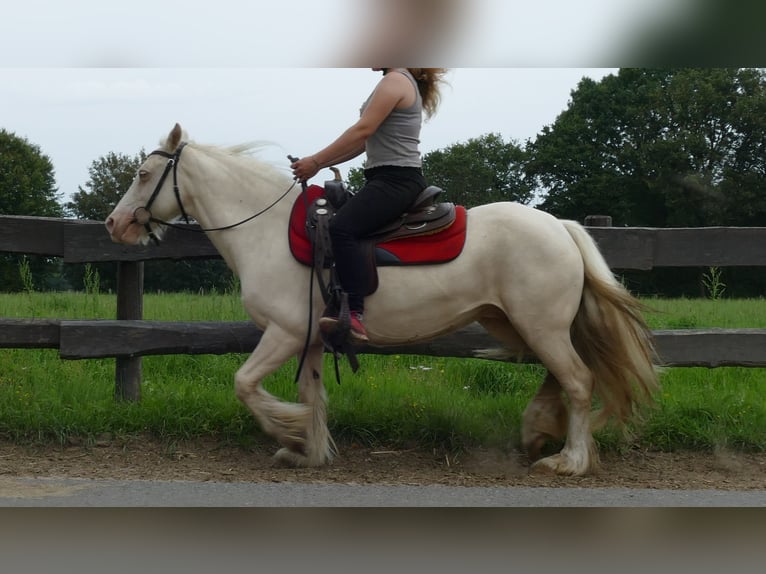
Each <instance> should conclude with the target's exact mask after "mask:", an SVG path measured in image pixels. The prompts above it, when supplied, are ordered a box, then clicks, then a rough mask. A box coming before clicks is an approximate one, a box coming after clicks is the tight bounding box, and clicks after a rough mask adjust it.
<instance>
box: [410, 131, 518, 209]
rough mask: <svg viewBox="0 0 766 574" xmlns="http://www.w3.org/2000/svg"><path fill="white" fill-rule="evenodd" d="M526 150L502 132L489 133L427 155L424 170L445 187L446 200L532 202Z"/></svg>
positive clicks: (471, 203) (473, 202)
mask: <svg viewBox="0 0 766 574" xmlns="http://www.w3.org/2000/svg"><path fill="white" fill-rule="evenodd" d="M525 161H526V152H525V151H524V149H523V148H522V147H520V146H519V145H518V144H517V143H516V142H514V141H510V142H505V141H503V138H502V136H500V134H485V135H483V136H480V137H477V138H472V139H469V140H468V141H467V142H465V143H456V144H453V145H451V146H449V147H447V148H445V149H443V150H435V151H432V152H429V153H427V154H426V155H425V156H424V157H423V173H424V174H425V176H426V179H427V180H428V181H429V183H431V184H432V185H436V186H439V187H441V188H443V189H444V191H445V196H446V199H448V200H449V201H453V202H455V203H458V204H460V205H465V206H466V207H473V206H475V205H481V204H485V203H493V202H496V201H517V202H519V203H529V202H530V201H531V200H532V197H533V190H532V186H531V185H530V184H529V182H528V180H527V178H526V177H525V174H524V164H525Z"/></svg>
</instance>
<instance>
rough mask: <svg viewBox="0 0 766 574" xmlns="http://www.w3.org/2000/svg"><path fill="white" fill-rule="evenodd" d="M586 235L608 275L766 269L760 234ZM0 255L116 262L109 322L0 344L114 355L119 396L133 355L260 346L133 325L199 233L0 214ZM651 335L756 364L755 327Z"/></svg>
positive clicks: (729, 361) (670, 349) (471, 346)
mask: <svg viewBox="0 0 766 574" xmlns="http://www.w3.org/2000/svg"><path fill="white" fill-rule="evenodd" d="M190 227H195V226H190ZM587 229H588V231H589V232H590V233H591V235H592V236H593V237H594V239H595V240H596V241H597V243H598V244H599V248H600V249H601V251H602V253H603V254H604V257H605V258H606V260H607V263H608V264H609V266H610V267H611V268H613V269H638V270H648V269H652V268H654V267H707V266H719V267H733V266H766V228H760V227H758V228H742V227H707V228H683V229H654V228H618V227H598V226H589V227H588V228H587ZM0 252H10V253H25V254H34V255H47V256H54V257H62V258H63V260H64V262H66V263H86V262H90V263H93V262H102V261H118V262H119V271H118V287H117V318H116V320H107V319H104V320H87V321H72V320H59V319H0V347H6V348H57V349H59V354H60V356H61V357H62V358H64V359H84V358H103V357H116V358H117V366H116V374H115V383H116V395H117V396H119V397H123V398H127V399H130V400H138V398H140V382H141V356H143V355H156V354H179V353H183V354H222V353H249V352H250V351H251V350H252V349H253V348H254V347H255V345H256V344H257V343H258V341H259V340H260V336H261V331H260V330H258V329H257V328H256V327H255V326H254V325H252V324H251V323H249V322H234V323H224V322H181V321H179V322H175V321H173V322H169V321H144V320H143V317H142V315H143V263H142V262H143V261H145V260H150V259H213V258H219V257H220V256H219V255H218V252H217V251H216V250H215V248H214V247H213V245H212V244H211V243H210V241H209V240H208V239H207V237H206V236H205V235H204V234H201V233H185V232H184V231H182V230H175V229H169V230H168V233H167V234H166V236H165V240H164V241H163V242H162V244H161V245H160V246H154V245H149V246H143V247H131V246H124V245H118V244H115V243H112V241H111V240H110V239H109V236H108V234H107V233H106V230H105V229H104V225H103V223H102V222H97V221H79V220H69V219H54V218H41V217H21V216H0ZM655 336H656V338H657V346H658V352H659V354H660V357H661V359H662V361H663V362H664V363H665V364H667V365H669V366H704V367H719V366H734V365H738V366H748V367H766V330H763V329H703V330H697V329H688V330H662V331H655ZM496 346H497V343H496V342H495V341H494V340H493V339H492V338H491V337H489V335H488V334H487V333H486V331H484V329H482V328H481V327H480V326H478V325H476V324H474V325H470V326H469V327H466V328H465V329H462V330H460V331H458V332H456V333H453V334H451V335H447V336H444V337H440V338H439V339H436V340H434V341H430V342H426V343H419V344H412V345H407V346H401V347H386V348H374V347H364V348H362V349H361V350H360V352H362V353H376V354H417V355H433V356H449V357H485V356H486V354H485V352H484V351H485V350H486V349H490V348H494V347H496ZM519 360H520V361H526V360H527V359H524V358H521V359H519Z"/></svg>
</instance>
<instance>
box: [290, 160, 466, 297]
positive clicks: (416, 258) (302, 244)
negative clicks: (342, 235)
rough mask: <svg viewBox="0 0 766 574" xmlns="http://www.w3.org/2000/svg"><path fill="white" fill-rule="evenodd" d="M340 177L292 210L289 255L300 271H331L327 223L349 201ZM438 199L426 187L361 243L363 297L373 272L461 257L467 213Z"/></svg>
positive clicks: (308, 193)
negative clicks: (365, 273)
mask: <svg viewBox="0 0 766 574" xmlns="http://www.w3.org/2000/svg"><path fill="white" fill-rule="evenodd" d="M338 175H339V174H336V179H335V180H331V181H327V182H325V186H324V187H320V186H316V185H311V186H308V187H306V189H304V191H303V194H302V196H301V197H299V198H298V199H297V200H296V201H295V203H294V205H293V209H292V214H291V216H290V224H289V243H290V251H291V253H292V254H293V257H295V259H297V260H298V261H300V262H301V263H303V264H304V265H310V266H314V267H317V266H318V265H320V264H321V269H328V268H331V267H332V264H333V257H332V246H331V243H330V237H329V227H328V226H329V222H330V220H331V219H332V217H333V215H334V214H335V212H336V211H337V210H338V209H340V207H341V206H342V205H343V204H344V203H345V202H346V201H347V200H348V199H349V197H351V194H350V192H348V191H347V189H346V188H345V186H344V185H343V182H342V181H341V180H340V178H339V177H338ZM441 193H442V190H441V189H440V188H438V187H436V186H430V187H427V188H426V189H424V190H423V191H422V192H421V194H420V195H419V196H418V198H417V199H416V200H415V202H414V203H413V205H412V207H411V208H410V209H409V210H408V211H407V212H406V213H404V214H402V216H401V217H399V218H398V219H397V220H395V221H393V222H391V223H390V224H388V225H386V226H384V227H383V228H381V229H378V230H376V231H375V232H373V233H372V234H371V235H370V236H368V237H367V238H366V239H365V240H364V244H365V247H366V249H367V251H368V253H369V256H368V258H367V259H368V264H369V265H370V268H371V273H369V276H370V277H371V278H373V280H372V281H371V284H370V285H369V286H368V289H367V293H365V295H369V294H371V293H374V292H375V290H376V289H377V267H380V266H394V265H396V266H404V265H424V264H437V263H445V262H448V261H452V260H453V259H455V258H456V257H457V256H458V255H460V253H461V252H462V250H463V245H464V244H465V231H466V220H467V214H466V210H465V208H464V207H462V206H456V205H454V204H453V203H448V202H438V201H437V199H438V197H439V196H440V195H441Z"/></svg>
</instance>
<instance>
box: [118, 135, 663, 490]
mask: <svg viewBox="0 0 766 574" xmlns="http://www.w3.org/2000/svg"><path fill="white" fill-rule="evenodd" d="M250 152H251V149H250V147H249V146H246V145H242V146H233V147H220V146H213V145H203V144H198V143H196V142H193V141H189V140H188V138H187V136H186V133H185V132H184V130H183V129H182V128H181V126H180V125H179V124H175V126H174V127H173V128H172V129H171V130H170V132H169V134H168V135H167V137H165V138H164V139H162V140H161V142H160V147H159V148H158V149H157V150H155V151H153V152H152V153H150V154H149V155H148V157H147V158H146V160H145V161H144V162H143V164H142V165H141V166H140V168H139V170H138V173H137V175H136V177H135V179H134V180H133V182H132V184H131V185H130V187H129V189H128V190H127V191H126V192H125V194H124V195H123V197H122V198H121V199H120V200H119V202H118V203H117V205H116V206H115V207H114V210H113V211H112V213H111V214H110V215H109V216H108V217H107V219H106V221H105V225H106V229H107V231H108V233H109V235H110V237H111V239H112V240H113V241H114V242H118V243H122V244H133V245H135V244H146V243H147V242H149V241H150V239H151V238H153V239H155V240H159V239H160V238H161V237H162V232H163V231H164V229H166V227H167V225H172V223H170V222H172V221H173V220H174V219H175V218H178V217H179V216H183V217H186V218H188V217H192V218H193V219H194V220H195V221H196V222H197V223H198V224H199V225H200V226H201V229H202V230H204V231H205V233H206V234H207V235H208V237H209V239H210V241H211V242H212V243H213V244H214V246H215V247H216V249H217V250H218V252H219V253H220V255H221V256H222V257H223V259H224V260H225V261H226V263H227V264H228V266H229V267H230V268H231V269H232V271H233V272H234V273H235V274H236V275H237V276H238V277H239V280H240V285H241V299H242V303H243V306H244V308H245V310H246V311H247V313H248V315H249V316H250V317H251V318H252V320H253V321H254V323H255V324H256V325H257V326H258V327H259V328H260V329H262V336H261V339H260V341H259V343H258V344H257V346H256V348H255V349H254V350H253V352H252V353H251V354H250V355H249V357H248V358H247V360H246V361H245V362H244V364H243V365H242V366H241V367H240V368H239V369H238V370H237V372H236V374H235V376H234V388H235V393H236V396H237V398H238V399H239V400H240V401H242V402H243V403H244V404H245V405H247V407H248V408H249V409H250V411H251V412H252V414H253V415H254V417H255V418H256V420H257V422H258V424H259V425H260V427H261V428H262V430H263V431H264V432H265V433H267V434H268V435H270V436H271V437H273V438H274V439H275V440H276V442H277V443H278V445H279V448H278V450H277V451H276V453H275V454H274V458H275V460H276V462H278V463H281V464H285V465H291V466H296V467H297V466H304V467H305V466H322V465H327V464H330V463H331V462H332V460H333V458H334V457H335V456H336V455H337V454H338V449H337V446H336V444H335V441H334V440H333V438H332V436H331V433H330V432H329V430H328V426H327V409H328V402H327V393H326V390H325V387H324V384H323V376H322V366H323V354H324V351H325V348H324V344H323V342H322V338H321V334H320V333H319V331H318V329H317V327H316V325H317V322H318V318H319V316H320V314H321V310H322V307H323V305H322V300H321V296H320V294H319V293H317V291H318V290H316V289H315V290H312V293H313V295H314V300H313V301H310V300H309V299H310V298H309V296H308V293H309V285H310V279H311V278H312V275H311V269H310V267H309V266H306V265H305V264H302V263H300V262H298V261H297V260H296V259H295V257H293V256H291V252H290V247H289V245H288V233H287V226H288V220H289V217H290V210H291V207H292V205H293V204H294V203H295V201H296V200H298V199H300V193H301V189H300V186H298V185H296V182H295V181H294V178H292V177H291V175H290V174H289V173H288V172H287V170H284V169H278V168H277V167H276V166H275V165H274V164H273V162H266V161H263V160H260V159H258V158H257V155H254V154H252V153H250ZM169 174H172V178H171V177H170V175H169ZM171 180H172V183H171ZM251 213H252V214H253V215H251V216H250V217H248V218H246V219H244V220H242V217H243V215H246V214H251ZM467 213H468V216H467V230H466V237H465V244H464V247H463V250H462V252H461V253H460V254H459V256H457V257H456V258H455V259H453V260H451V261H449V262H446V263H440V264H434V265H421V266H417V267H416V268H412V267H404V266H388V267H382V268H380V269H379V279H380V281H379V287H378V289H377V290H376V291H375V292H374V293H373V294H371V295H369V296H368V297H367V299H366V306H365V324H366V328H367V331H368V335H369V338H370V343H369V344H370V345H372V346H386V345H402V344H407V343H412V342H416V341H423V340H428V339H433V338H436V337H439V336H441V335H445V334H447V333H449V332H452V331H455V330H458V329H461V328H463V327H466V326H467V325H469V324H471V323H473V322H478V323H479V324H480V325H481V326H483V328H484V329H485V330H486V331H487V332H488V333H489V334H490V335H491V336H492V337H493V338H494V339H496V340H497V341H498V344H499V346H498V349H502V351H500V352H499V353H498V351H497V349H496V350H495V351H489V350H488V353H489V354H490V355H491V354H492V353H493V352H494V353H495V355H499V354H503V353H505V355H507V356H532V357H535V358H536V359H537V361H539V362H540V363H541V364H542V365H543V367H544V368H545V370H546V373H545V377H544V380H543V381H542V384H541V386H540V388H539V389H538V390H537V392H536V394H535V395H534V396H533V397H532V399H531V400H530V402H529V403H528V405H527V406H526V408H525V409H524V412H523V413H522V428H521V443H522V444H521V446H522V447H523V449H524V450H525V451H526V453H527V456H528V457H529V460H530V463H531V464H530V472H543V473H551V474H558V475H585V474H589V473H592V472H596V471H597V470H598V469H599V467H600V466H599V465H600V463H599V453H598V449H597V447H596V444H595V441H594V438H593V431H594V430H595V429H596V428H598V426H599V425H601V424H604V421H607V420H609V421H614V422H616V423H618V424H619V425H626V424H627V423H628V422H629V421H630V420H632V419H634V417H635V416H636V415H637V414H638V412H639V410H640V409H639V407H641V406H643V405H646V404H651V403H652V402H653V395H654V394H655V392H656V391H657V389H658V371H659V369H658V365H657V357H656V353H655V348H654V342H653V339H652V333H651V331H650V329H649V328H648V327H647V324H646V322H645V320H644V318H643V316H642V313H643V307H642V305H641V304H640V302H639V301H638V300H637V299H636V298H634V297H633V296H632V295H631V294H630V293H629V292H628V291H627V289H626V288H625V287H624V286H623V285H622V284H621V283H620V282H619V281H618V280H617V279H616V278H615V276H614V274H613V273H612V272H611V270H610V268H609V266H608V265H607V263H606V261H605V260H604V258H603V256H602V254H601V253H600V251H599V249H598V246H597V244H596V243H595V241H594V240H593V239H592V238H591V236H590V235H589V234H588V232H587V230H586V229H585V228H584V227H582V226H581V225H580V224H579V223H577V222H574V221H568V220H561V219H557V218H556V217H554V216H552V215H551V214H548V213H546V212H543V211H541V210H538V209H535V208H533V207H530V206H526V205H522V204H518V203H514V202H498V203H492V204H486V205H479V206H476V207H473V208H471V209H469V210H468V212H467ZM235 222H236V224H235ZM309 313H313V317H312V318H313V321H311V322H309V321H308V320H307V318H308V316H309ZM308 325H312V328H311V330H310V332H307V330H308ZM292 357H300V358H302V363H301V364H302V368H301V370H300V373H299V376H297V377H296V378H297V383H298V386H299V388H298V402H288V401H285V400H282V399H280V398H278V397H275V396H273V395H272V394H270V393H269V392H268V391H267V390H266V389H264V386H263V381H264V378H265V377H267V376H268V375H269V374H270V373H272V372H274V371H275V370H277V369H278V368H279V367H280V366H282V365H283V364H284V363H286V362H287V361H288V360H289V359H291V358H292ZM595 398H598V399H600V405H598V408H594V405H593V402H594V399H595ZM562 440H564V442H563V447H562V448H561V449H560V450H559V451H558V452H554V453H553V454H549V453H547V452H546V453H543V447H544V446H545V445H546V443H549V442H553V441H557V442H558V444H561V441H562ZM553 450H555V449H553ZM543 454H546V456H543Z"/></svg>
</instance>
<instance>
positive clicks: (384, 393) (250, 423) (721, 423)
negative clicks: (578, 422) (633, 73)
mask: <svg viewBox="0 0 766 574" xmlns="http://www.w3.org/2000/svg"><path fill="white" fill-rule="evenodd" d="M646 303H647V304H648V305H649V307H651V308H652V309H653V311H651V312H649V313H648V314H647V320H648V321H649V323H650V325H651V327H652V328H654V329H676V328H704V327H730V328H733V327H766V304H764V301H763V300H741V301H739V300H719V301H706V300H687V299H680V300H670V301H669V300H660V299H649V300H646ZM115 313H116V311H115V297H114V295H107V294H97V293H89V294H82V293H80V294H77V293H47V294H43V293H22V294H14V295H9V294H0V316H3V317H52V318H53V317H58V318H113V317H114V316H115ZM144 316H145V318H146V319H156V320H221V321H233V320H244V319H245V318H246V317H245V314H244V312H243V311H242V308H241V304H240V302H239V299H238V297H237V296H235V295H231V294H222V295H191V294H167V295H154V294H147V295H146V296H145V302H144ZM244 359H245V356H244V355H222V356H216V355H197V356H187V355H169V356H155V357H145V358H144V361H143V385H142V400H141V401H140V402H139V403H135V404H132V403H125V402H119V401H115V400H114V369H115V364H114V363H115V361H114V359H100V360H80V361H63V360H61V359H59V358H58V354H57V352H56V351H55V350H36V349H32V350H29V349H0V436H2V437H5V438H7V439H11V440H17V441H39V442H60V443H62V444H64V443H66V442H67V441H69V440H72V439H77V440H83V439H84V440H86V441H93V440H96V439H97V438H98V437H99V436H102V435H104V434H105V433H108V434H109V435H111V436H113V437H116V438H119V437H130V436H135V435H151V436H155V437H158V438H161V439H164V440H169V441H172V440H178V439H189V438H195V437H213V438H216V439H219V440H221V441H226V442H231V443H237V444H251V443H252V442H253V441H266V442H268V441H270V439H268V438H266V437H264V435H263V434H262V433H261V431H260V430H259V428H258V427H257V424H256V423H255V421H254V419H253V417H252V416H251V415H250V413H249V412H248V411H247V409H246V408H245V407H244V406H243V405H241V404H240V403H239V402H238V401H237V399H236V398H235V396H234V392H233V376H234V373H235V372H236V370H237V368H239V366H240V365H241V364H242V362H243V361H244ZM360 359H361V363H362V368H361V370H360V371H359V372H358V373H356V374H352V373H351V371H350V369H349V368H348V366H347V364H346V363H345V362H344V363H342V365H341V384H340V385H337V384H336V383H335V378H334V374H333V368H332V364H331V359H330V358H329V357H327V358H326V363H325V381H326V387H327V390H328V395H329V398H330V409H329V414H328V416H329V424H330V427H331V430H332V432H333V434H334V436H335V437H336V440H338V441H341V442H358V443H362V444H367V445H390V446H410V447H412V446H420V447H440V448H448V449H460V448H464V447H467V446H471V445H486V446H494V447H499V448H514V447H516V446H518V440H519V427H520V422H521V413H522V411H523V409H524V407H525V406H526V404H527V402H528V401H529V399H530V398H531V397H532V396H533V395H534V393H535V391H536V390H537V388H538V386H539V384H540V382H541V381H542V378H543V370H542V368H541V367H539V366H537V365H506V364H503V363H496V362H490V361H480V360H466V359H449V358H434V357H421V356H410V355H397V356H388V357H387V356H376V355H362V356H361V357H360ZM295 369H296V363H295V361H292V362H290V363H288V364H287V365H285V366H284V367H283V368H282V369H280V370H279V371H278V372H277V373H275V374H274V375H272V376H271V377H269V378H268V379H267V381H266V387H267V388H268V390H269V391H270V392H272V393H274V394H276V395H277V396H279V397H282V398H283V399H285V400H290V401H294V400H297V389H296V387H295V384H294V383H293V378H294V375H295ZM662 383H663V386H662V392H661V394H660V395H659V396H658V397H657V399H658V404H657V407H656V408H655V409H654V410H652V411H651V412H650V413H649V414H648V416H647V417H646V420H645V422H644V424H643V425H641V426H637V427H635V428H633V429H632V430H633V433H634V437H633V438H632V439H631V441H630V442H628V443H626V442H625V440H624V439H623V438H622V435H620V434H619V433H618V432H616V431H614V430H610V429H605V430H603V431H600V432H599V433H598V434H597V440H598V441H599V443H600V446H601V448H602V449H623V448H626V447H636V448H645V449H659V450H666V451H672V450H682V449H695V450H712V449H714V448H716V447H720V446H725V447H728V448H731V449H737V450H745V451H764V450H766V433H765V432H764V430H763V429H766V370H764V369H749V368H718V369H703V368H683V369H682V368H675V369H668V370H667V371H666V372H665V373H664V375H663V377H662Z"/></svg>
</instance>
